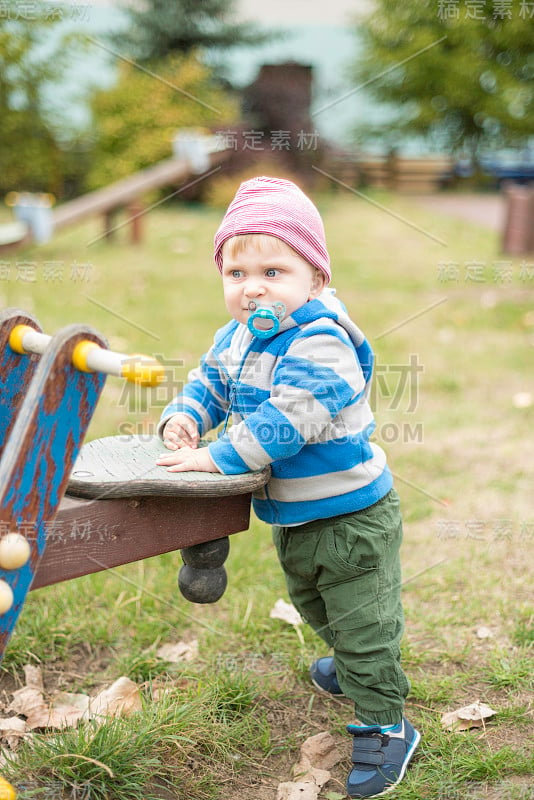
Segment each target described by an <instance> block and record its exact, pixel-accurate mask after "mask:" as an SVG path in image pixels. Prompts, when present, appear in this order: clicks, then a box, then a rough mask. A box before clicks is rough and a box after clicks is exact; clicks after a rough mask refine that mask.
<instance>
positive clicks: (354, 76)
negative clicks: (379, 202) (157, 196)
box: [0, 0, 534, 206]
mask: <svg viewBox="0 0 534 800" xmlns="http://www.w3.org/2000/svg"><path fill="white" fill-rule="evenodd" d="M533 18H534V5H533V4H532V3H527V2H520V1H519V0H518V1H517V2H514V1H512V2H506V3H502V2H494V1H493V0H488V1H487V2H486V1H485V0H484V1H483V2H482V1H481V2H472V0H469V1H468V0H460V2H459V1H458V0H454V2H442V1H441V0H440V1H439V2H438V1H437V0H432V1H430V0H427V1H426V2H418V1H417V0H409V2H406V3H403V4H402V7H401V8H398V7H397V6H396V5H395V4H392V3H390V2H388V0H375V2H372V1H371V0H360V1H358V2H349V1H348V0H333V1H332V2H329V3H328V4H322V3H318V2H317V3H310V2H304V0H297V1H296V2H293V3H291V4H288V3H283V2H281V0H277V1H276V2H270V3H267V4H256V3H254V2H252V0H204V1H201V2H191V0H176V2H172V3H165V2H164V0H144V1H143V2H135V3H134V2H128V0H122V1H121V2H111V1H107V0H96V1H95V2H92V3H89V2H88V3H84V2H82V0H75V1H73V2H69V1H68V0H67V2H54V0H45V1H44V2H43V1H41V2H20V0H8V2H4V3H2V5H1V9H0V65H1V67H2V68H1V70H0V89H1V91H0V113H1V117H2V128H1V131H0V194H3V195H7V194H8V193H9V192H15V193H16V192H38V193H47V194H49V195H54V200H53V201H54V202H56V203H61V202H63V201H66V200H69V199H72V198H74V197H78V196H80V195H82V194H84V193H86V192H88V191H91V190H94V189H98V188H102V187H104V186H106V185H109V184H110V183H112V182H113V181H115V180H118V179H120V178H124V177H126V176H128V175H132V174H133V173H135V172H137V171H139V170H140V169H143V168H145V167H147V166H150V165H152V164H155V163H157V162H158V161H160V160H162V159H164V158H166V157H170V156H172V155H173V154H174V155H175V156H176V155H183V148H182V150H180V148H178V149H177V148H176V146H175V147H174V150H173V141H175V139H176V134H177V133H178V132H179V131H182V132H183V130H184V129H187V130H190V129H195V130H196V132H197V133H200V134H204V135H207V134H210V135H212V136H216V137H217V147H218V148H219V149H222V150H225V151H226V155H225V158H224V159H222V161H220V162H219V163H221V164H222V169H221V171H220V172H221V173H224V174H225V175H232V174H236V173H239V172H240V171H244V172H247V170H249V169H250V168H252V170H253V172H254V165H256V164H258V163H261V164H262V165H263V163H264V162H268V163H271V162H275V164H276V166H275V167H273V168H274V169H278V171H279V172H280V170H281V169H282V170H283V169H285V170H287V171H288V172H292V173H295V174H296V175H299V176H300V178H301V180H302V181H303V182H304V183H307V184H309V185H314V184H317V183H318V182H319V179H320V178H321V175H320V174H319V173H318V172H317V171H315V172H314V171H313V170H312V164H313V166H314V167H319V168H320V169H322V170H323V172H326V173H328V175H329V176H332V177H331V178H330V179H329V178H326V177H325V176H324V175H323V176H322V180H323V183H324V181H325V180H326V181H327V180H331V181H332V180H333V179H337V180H339V181H342V182H343V183H345V184H348V185H349V186H350V187H357V186H361V187H377V188H390V189H394V190H400V191H405V192H422V193H429V192H436V191H441V190H452V189H455V190H461V191H467V190H469V191H472V190H477V191H478V190H483V191H486V192H487V191H495V190H498V189H500V188H502V187H503V186H506V185H507V182H510V181H512V182H514V183H519V184H528V183H529V182H530V181H532V180H534V127H533V117H534V111H533V97H532V94H533V90H532V77H533V75H534V56H533V54H532V38H533V34H534V19H533ZM182 139H183V137H182ZM211 146H212V147H213V141H212V145H211ZM206 165H207V166H209V163H208V162H207V164H206ZM200 171H202V170H200ZM197 172H198V170H197ZM220 179H221V175H218V176H217V179H215V180H213V181H207V182H202V183H201V185H199V186H197V189H196V191H195V192H192V193H190V195H191V194H194V195H195V196H196V197H200V198H201V199H206V197H205V196H206V195H207V194H208V195H209V194H210V191H211V190H212V189H213V184H214V183H215V184H216V183H217V180H220ZM233 183H235V181H234V182H233ZM176 185H178V184H177V183H176ZM232 185H233V184H232ZM213 190H214V192H215V194H217V192H216V187H215V189H213ZM222 193H223V194H224V191H223V192H222ZM17 199H18V200H19V202H20V197H19V198H17V197H16V196H10V199H9V201H8V202H9V203H10V204H11V205H12V206H16V205H17ZM26 200H27V201H28V202H29V199H28V198H26ZM49 200H50V202H52V198H49Z"/></svg>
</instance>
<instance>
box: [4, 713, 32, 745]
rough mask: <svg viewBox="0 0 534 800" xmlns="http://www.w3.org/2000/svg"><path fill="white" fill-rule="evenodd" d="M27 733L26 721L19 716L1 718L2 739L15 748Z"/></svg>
mask: <svg viewBox="0 0 534 800" xmlns="http://www.w3.org/2000/svg"><path fill="white" fill-rule="evenodd" d="M25 733H26V723H25V722H24V720H23V719H20V718H19V717H9V718H8V719H0V740H1V741H2V742H5V743H6V744H7V746H8V747H9V749H10V750H14V749H15V747H16V746H17V745H18V744H19V742H20V740H21V739H22V738H23V736H24V734H25Z"/></svg>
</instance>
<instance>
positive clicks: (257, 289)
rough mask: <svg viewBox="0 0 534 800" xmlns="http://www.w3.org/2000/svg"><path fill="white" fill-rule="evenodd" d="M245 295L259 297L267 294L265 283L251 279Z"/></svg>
mask: <svg viewBox="0 0 534 800" xmlns="http://www.w3.org/2000/svg"><path fill="white" fill-rule="evenodd" d="M244 291H245V295H246V296H247V297H259V296H260V295H262V294H265V287H264V286H263V282H262V281H261V280H259V279H257V278H249V280H248V281H247V282H246V284H245V289H244Z"/></svg>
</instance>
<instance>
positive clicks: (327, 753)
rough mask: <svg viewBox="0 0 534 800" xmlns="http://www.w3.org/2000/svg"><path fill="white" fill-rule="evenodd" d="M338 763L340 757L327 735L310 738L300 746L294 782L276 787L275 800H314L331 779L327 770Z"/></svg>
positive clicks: (318, 734)
mask: <svg viewBox="0 0 534 800" xmlns="http://www.w3.org/2000/svg"><path fill="white" fill-rule="evenodd" d="M338 761H341V756H340V755H339V753H338V751H337V748H336V745H335V742H334V739H333V737H332V736H331V735H330V734H329V733H326V732H322V733H317V734H316V735H315V736H310V737H309V738H308V739H306V741H305V742H303V744H302V745H301V748H300V759H299V760H298V761H297V763H296V764H295V765H294V767H293V775H294V776H295V780H294V781H286V782H284V783H280V784H279V785H278V792H277V795H276V800H316V798H317V797H318V796H319V792H320V791H321V788H322V787H323V786H324V785H325V783H328V781H329V780H330V778H331V777H332V776H331V774H330V772H329V771H328V770H329V768H330V767H333V766H334V764H337V763H338Z"/></svg>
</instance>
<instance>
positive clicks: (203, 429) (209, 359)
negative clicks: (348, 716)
mask: <svg viewBox="0 0 534 800" xmlns="http://www.w3.org/2000/svg"><path fill="white" fill-rule="evenodd" d="M228 405H229V402H228V383H227V381H226V379H225V376H224V375H223V373H222V370H221V368H220V365H219V363H218V361H217V359H216V358H215V354H214V347H212V348H211V349H210V350H209V351H208V352H207V353H206V354H205V355H204V356H202V359H201V361H200V366H198V367H196V368H195V369H193V370H191V372H190V373H189V375H188V376H187V383H186V385H185V386H184V388H183V390H182V391H181V392H180V394H179V395H178V396H177V397H175V398H174V399H173V400H172V401H171V402H170V403H169V405H167V406H166V407H165V408H164V409H163V413H162V415H161V419H160V421H159V424H158V435H159V436H160V437H161V436H162V435H163V428H164V427H165V424H166V422H167V421H168V420H169V418H170V417H172V416H173V414H178V413H183V414H187V415H188V416H190V417H192V418H193V419H194V420H195V422H196V423H197V425H198V430H199V433H200V435H201V436H204V434H206V433H207V432H208V431H209V430H211V429H212V428H216V427H217V425H219V424H220V423H221V422H222V421H223V419H224V418H225V415H226V412H227V410H228Z"/></svg>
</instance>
